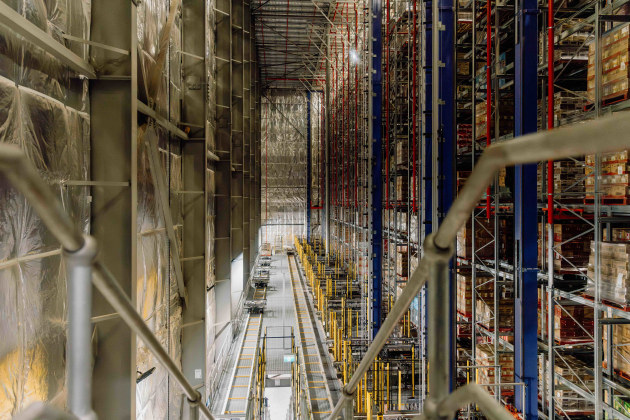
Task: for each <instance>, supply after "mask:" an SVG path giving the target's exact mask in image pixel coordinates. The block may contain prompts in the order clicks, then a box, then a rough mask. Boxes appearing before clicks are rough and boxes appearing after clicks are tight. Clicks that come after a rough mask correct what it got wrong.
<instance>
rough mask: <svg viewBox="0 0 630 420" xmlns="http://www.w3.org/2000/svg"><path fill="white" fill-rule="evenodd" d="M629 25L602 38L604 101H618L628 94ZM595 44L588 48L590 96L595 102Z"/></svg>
mask: <svg viewBox="0 0 630 420" xmlns="http://www.w3.org/2000/svg"><path fill="white" fill-rule="evenodd" d="M629 29H630V25H629V24H627V23H626V24H623V25H619V26H617V27H615V28H613V29H612V30H611V31H609V32H607V33H605V34H604V35H603V36H602V42H601V45H602V65H601V70H602V100H604V101H606V100H610V99H616V98H617V97H620V96H622V95H625V94H627V92H628V76H629V73H628V71H629V67H628V51H629V48H628V47H629V46H630V43H629V42H628V40H629V38H628V35H629V32H630V31H629ZM595 59H596V57H595V42H591V43H590V44H589V48H588V96H589V99H590V100H591V101H595V82H596V80H595V79H596V78H595Z"/></svg>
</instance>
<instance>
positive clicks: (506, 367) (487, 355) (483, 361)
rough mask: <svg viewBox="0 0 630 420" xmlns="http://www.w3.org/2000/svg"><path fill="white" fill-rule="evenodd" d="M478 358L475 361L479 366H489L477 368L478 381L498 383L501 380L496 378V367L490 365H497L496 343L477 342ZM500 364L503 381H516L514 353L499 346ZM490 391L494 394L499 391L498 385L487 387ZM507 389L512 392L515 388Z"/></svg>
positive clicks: (481, 382)
mask: <svg viewBox="0 0 630 420" xmlns="http://www.w3.org/2000/svg"><path fill="white" fill-rule="evenodd" d="M475 350H476V360H475V363H476V364H477V365H478V366H488V367H487V368H478V369H477V383H479V384H480V385H483V384H496V383H498V382H499V381H498V380H497V379H496V378H497V377H498V375H497V374H496V372H495V371H496V368H494V367H490V366H494V365H495V361H494V345H493V344H486V343H483V344H476V347H475ZM499 352H500V353H499V366H500V367H501V376H500V378H501V382H503V383H508V382H514V354H513V353H511V352H507V351H505V349H502V348H499ZM487 390H488V392H490V394H492V395H494V394H495V393H496V391H497V387H487ZM505 390H506V391H509V392H512V391H513V388H505Z"/></svg>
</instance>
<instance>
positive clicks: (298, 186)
mask: <svg viewBox="0 0 630 420" xmlns="http://www.w3.org/2000/svg"><path fill="white" fill-rule="evenodd" d="M270 101H271V103H270ZM262 106H263V115H264V116H265V117H264V118H263V121H262V144H261V149H262V158H261V165H262V181H261V183H262V215H261V219H262V225H263V227H264V228H263V230H262V233H263V241H265V240H266V241H267V242H278V243H279V241H280V240H282V242H283V243H284V244H291V243H293V236H294V235H302V234H303V233H304V226H305V219H306V213H305V210H306V202H305V194H304V193H305V188H306V131H307V127H306V95H305V94H303V93H296V94H281V93H277V94H272V95H269V96H267V97H264V98H263V101H262Z"/></svg>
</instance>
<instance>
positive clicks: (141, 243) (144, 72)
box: [136, 0, 183, 419]
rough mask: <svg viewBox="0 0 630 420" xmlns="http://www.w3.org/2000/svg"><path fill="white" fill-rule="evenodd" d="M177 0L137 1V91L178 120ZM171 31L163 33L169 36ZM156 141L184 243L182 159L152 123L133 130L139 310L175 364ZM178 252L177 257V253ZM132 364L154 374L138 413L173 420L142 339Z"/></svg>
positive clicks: (176, 400) (175, 325) (175, 311)
mask: <svg viewBox="0 0 630 420" xmlns="http://www.w3.org/2000/svg"><path fill="white" fill-rule="evenodd" d="M173 6H175V7H176V9H175V11H174V14H173V16H174V19H173V25H172V26H170V27H169V26H168V25H166V23H167V20H168V17H169V10H170V7H173ZM179 10H180V9H179V1H177V0H170V1H169V0H145V1H143V2H141V3H140V4H139V5H138V8H137V22H138V31H137V34H138V55H139V57H138V58H139V59H138V64H139V72H138V77H139V80H138V97H139V98H140V100H142V101H143V102H145V103H147V104H148V105H149V106H152V107H154V108H155V110H156V112H157V113H158V114H159V115H162V116H164V117H166V118H168V119H169V120H171V121H173V122H175V123H177V122H179V121H180V118H181V106H180V98H181V91H182V71H181V20H180V19H179ZM167 34H168V37H166V35H167ZM151 138H153V139H157V144H158V148H159V155H160V161H161V165H162V170H163V173H164V174H165V176H166V181H167V185H168V188H169V190H170V204H171V214H172V222H173V225H174V227H175V234H176V236H177V238H178V242H179V244H178V245H179V249H180V250H181V249H182V243H181V242H182V239H181V238H182V230H181V225H182V220H183V216H182V209H181V198H180V195H179V191H181V190H182V189H183V179H182V158H181V155H180V154H179V150H175V149H174V147H173V146H172V144H171V142H170V141H169V134H168V133H167V132H166V131H164V130H163V129H162V128H160V127H157V126H155V124H150V125H149V126H148V127H147V126H143V127H142V128H141V129H139V131H138V276H137V303H138V310H139V311H140V313H141V314H142V315H143V317H144V319H145V321H146V322H147V323H149V325H150V327H151V329H152V331H153V332H154V333H155V334H156V336H157V337H158V339H159V340H160V342H161V343H162V345H163V346H164V347H165V348H167V349H168V351H169V354H170V355H171V357H172V358H173V360H175V361H176V362H177V363H180V362H181V354H182V350H181V328H182V306H181V299H180V296H179V291H178V287H177V279H176V277H175V269H174V266H173V261H172V259H171V258H170V254H169V253H170V247H169V241H168V237H167V234H166V228H165V221H164V219H163V217H162V213H161V211H160V208H159V206H160V203H159V201H158V198H157V195H156V188H157V187H156V183H155V180H154V179H153V176H152V174H151V172H150V169H149V162H148V156H147V146H148V144H149V142H150V141H151V140H150V139H151ZM180 258H181V255H180ZM136 363H137V370H138V371H139V372H143V373H144V372H146V371H148V370H150V369H152V368H153V367H155V370H154V371H153V373H152V374H151V375H149V376H148V377H146V378H145V379H143V380H142V381H141V382H140V383H138V384H137V387H136V416H137V418H138V419H154V418H167V417H173V418H178V417H179V412H180V409H181V401H182V399H181V388H180V387H179V386H178V385H177V384H176V383H174V382H173V381H172V380H171V379H170V378H169V376H168V374H167V372H166V371H165V370H164V369H163V368H162V367H161V366H160V365H159V363H157V361H156V360H155V358H154V357H153V355H152V354H151V353H150V352H149V351H148V349H147V348H146V347H145V346H144V344H143V343H141V342H138V348H137V360H136Z"/></svg>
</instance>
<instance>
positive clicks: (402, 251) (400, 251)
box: [396, 245, 409, 278]
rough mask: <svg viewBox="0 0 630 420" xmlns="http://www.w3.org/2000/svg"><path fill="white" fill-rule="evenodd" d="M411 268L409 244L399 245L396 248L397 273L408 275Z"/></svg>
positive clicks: (403, 275)
mask: <svg viewBox="0 0 630 420" xmlns="http://www.w3.org/2000/svg"><path fill="white" fill-rule="evenodd" d="M408 270H409V251H408V249H407V246H404V245H399V246H398V247H397V250H396V274H398V275H399V276H402V277H405V278H406V277H407V272H408Z"/></svg>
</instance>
